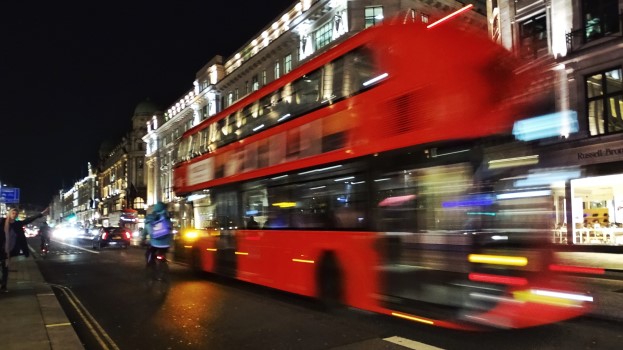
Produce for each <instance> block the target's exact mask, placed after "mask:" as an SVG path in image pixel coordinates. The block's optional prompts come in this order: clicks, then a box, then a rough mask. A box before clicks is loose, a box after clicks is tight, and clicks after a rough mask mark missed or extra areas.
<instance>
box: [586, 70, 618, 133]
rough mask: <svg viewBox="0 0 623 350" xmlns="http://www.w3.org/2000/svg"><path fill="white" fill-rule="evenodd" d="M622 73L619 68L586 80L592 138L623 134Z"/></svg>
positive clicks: (594, 75) (589, 125)
mask: <svg viewBox="0 0 623 350" xmlns="http://www.w3.org/2000/svg"><path fill="white" fill-rule="evenodd" d="M622 73H623V72H622V70H621V68H617V69H613V70H609V71H605V72H600V73H596V74H593V75H590V76H588V77H587V78H586V80H585V86H586V97H587V101H586V105H587V109H588V110H587V116H588V129H589V132H590V135H591V136H597V135H604V134H612V133H619V132H623V80H622V78H621V75H622Z"/></svg>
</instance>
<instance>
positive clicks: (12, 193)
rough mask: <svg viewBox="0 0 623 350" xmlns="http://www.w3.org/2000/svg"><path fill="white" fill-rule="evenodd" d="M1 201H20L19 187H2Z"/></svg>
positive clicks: (0, 190)
mask: <svg viewBox="0 0 623 350" xmlns="http://www.w3.org/2000/svg"><path fill="white" fill-rule="evenodd" d="M0 203H7V204H9V203H19V188H16V187H2V188H0Z"/></svg>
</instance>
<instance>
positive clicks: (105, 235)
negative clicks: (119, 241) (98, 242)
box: [102, 231, 108, 239]
mask: <svg viewBox="0 0 623 350" xmlns="http://www.w3.org/2000/svg"><path fill="white" fill-rule="evenodd" d="M106 237H108V233H107V232H106V231H104V233H102V239H106Z"/></svg>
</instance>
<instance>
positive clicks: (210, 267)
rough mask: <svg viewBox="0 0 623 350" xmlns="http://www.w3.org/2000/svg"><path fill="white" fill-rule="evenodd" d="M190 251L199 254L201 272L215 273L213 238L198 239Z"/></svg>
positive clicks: (214, 243)
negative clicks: (192, 250)
mask: <svg viewBox="0 0 623 350" xmlns="http://www.w3.org/2000/svg"><path fill="white" fill-rule="evenodd" d="M192 249H194V250H195V251H196V252H197V253H198V254H199V259H200V261H199V263H200V268H201V270H202V271H205V272H211V273H214V272H216V271H215V265H216V264H215V259H216V239H215V238H214V237H204V238H200V239H199V240H197V241H196V242H195V243H194V244H193V247H192Z"/></svg>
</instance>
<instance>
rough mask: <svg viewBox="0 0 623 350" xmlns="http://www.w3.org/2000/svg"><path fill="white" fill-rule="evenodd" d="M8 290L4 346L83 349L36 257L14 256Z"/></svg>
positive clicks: (0, 316) (9, 349)
mask: <svg viewBox="0 0 623 350" xmlns="http://www.w3.org/2000/svg"><path fill="white" fill-rule="evenodd" d="M7 289H8V290H9V292H8V293H0V348H2V349H3V350H18V349H19V350H21V349H24V350H26V349H27V350H49V349H58V350H60V349H62V350H74V349H75V350H78V349H80V350H83V349H84V346H83V345H82V342H81V341H80V339H79V338H78V336H77V335H76V332H75V331H74V328H73V326H72V325H71V323H69V320H68V319H67V316H66V315H65V312H64V311H63V309H62V308H61V305H60V304H59V302H58V300H57V299H56V295H55V294H54V292H53V291H52V288H51V287H50V286H49V285H47V284H46V283H45V281H44V279H43V276H42V275H41V272H40V271H39V268H38V266H37V263H36V262H35V259H34V258H33V257H32V256H30V257H28V258H26V257H23V256H19V257H15V258H13V259H11V264H10V266H9V283H8V286H7Z"/></svg>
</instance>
